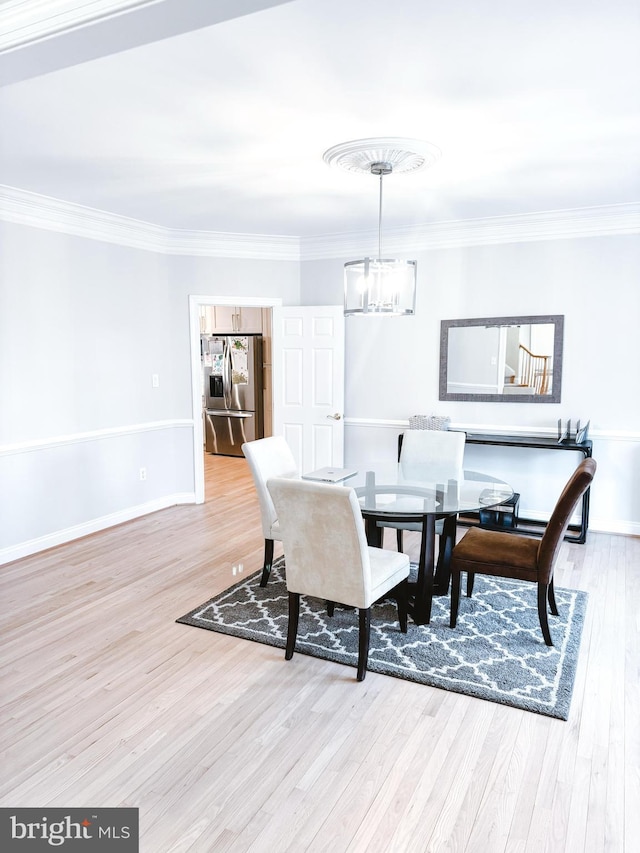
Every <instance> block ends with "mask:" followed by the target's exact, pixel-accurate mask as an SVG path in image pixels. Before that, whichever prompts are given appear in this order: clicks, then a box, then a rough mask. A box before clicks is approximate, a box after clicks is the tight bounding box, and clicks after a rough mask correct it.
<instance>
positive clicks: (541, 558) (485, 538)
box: [449, 458, 597, 646]
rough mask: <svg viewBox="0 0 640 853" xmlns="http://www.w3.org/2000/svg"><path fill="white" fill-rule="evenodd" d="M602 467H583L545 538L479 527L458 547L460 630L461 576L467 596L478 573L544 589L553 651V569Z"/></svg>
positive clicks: (454, 598)
mask: <svg viewBox="0 0 640 853" xmlns="http://www.w3.org/2000/svg"><path fill="white" fill-rule="evenodd" d="M596 467H597V466H596V462H595V460H594V459H591V458H588V459H585V460H584V461H583V462H581V463H580V465H578V467H577V468H576V470H575V471H574V473H573V474H572V476H571V478H570V479H569V482H568V483H567V485H566V486H565V487H564V489H563V492H562V494H561V495H560V497H559V498H558V502H557V504H556V506H555V509H554V510H553V513H552V514H551V518H550V519H549V522H548V524H547V527H546V530H545V532H544V535H543V537H542V539H534V538H532V537H530V536H523V535H522V534H517V533H501V532H497V531H494V530H484V529H482V528H480V527H473V528H471V530H469V531H468V532H467V533H466V534H465V535H464V536H463V537H462V539H461V540H460V542H458V544H457V545H456V546H455V548H454V549H453V553H452V555H451V619H450V622H449V625H450V627H451V628H455V627H456V621H457V618H458V607H459V604H460V573H461V572H467V573H468V576H467V595H468V596H470V595H471V593H472V591H473V578H474V576H475V575H477V574H481V575H493V576H497V577H503V578H515V579H516V580H523V581H533V583H537V584H538V616H539V618H540V627H541V628H542V634H543V636H544V641H545V643H546V644H547V645H548V646H552V645H553V642H552V640H551V633H550V631H549V622H548V619H547V600H548V601H549V607H550V609H551V612H552V613H553V615H554V616H557V615H558V608H557V607H556V600H555V596H554V592H553V567H554V564H555V561H556V558H557V556H558V551H559V550H560V545H561V543H562V540H563V538H564V534H565V533H566V531H567V527H568V526H569V521H570V519H571V516H572V514H573V512H574V510H575V508H576V506H577V504H578V501H579V500H580V499H581V498H582V496H583V494H584V493H585V492H586V490H587V489H588V488H589V486H590V485H591V481H592V480H593V475H594V474H595V472H596Z"/></svg>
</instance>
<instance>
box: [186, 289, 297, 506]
mask: <svg viewBox="0 0 640 853" xmlns="http://www.w3.org/2000/svg"><path fill="white" fill-rule="evenodd" d="M201 305H238V306H240V307H243V306H246V307H253V308H279V307H280V306H281V305H282V299H281V298H280V297H269V296H211V295H197V294H190V295H189V334H190V346H191V404H192V410H191V411H192V418H193V486H194V493H195V502H196V503H197V504H201V503H204V497H205V495H204V451H203V446H204V430H203V428H202V385H201V377H200V306H201ZM271 326H272V327H271V336H272V338H273V313H272V315H271Z"/></svg>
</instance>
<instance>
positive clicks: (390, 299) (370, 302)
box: [323, 137, 440, 317]
mask: <svg viewBox="0 0 640 853" xmlns="http://www.w3.org/2000/svg"><path fill="white" fill-rule="evenodd" d="M439 156H440V151H439V149H438V148H436V147H435V145H431V144H430V143H428V142H421V141H419V140H415V139H397V138H391V137H385V138H377V139H357V140H354V141H352V142H343V143H341V144H340V145H334V146H333V148H329V149H328V150H327V151H325V152H324V155H323V159H324V161H325V163H328V164H329V165H330V166H333V165H337V166H340V167H341V168H343V169H346V170H347V171H349V172H357V173H360V174H371V175H377V176H378V177H379V179H380V181H379V202H378V255H377V257H375V258H363V259H362V260H358V261H348V262H347V263H346V264H345V265H344V313H345V315H346V316H351V315H361V316H366V315H383V316H387V317H402V316H407V315H412V314H414V313H415V302H416V270H417V261H404V260H400V259H398V258H384V257H383V256H382V181H383V178H384V177H385V176H386V175H390V174H392V172H396V173H397V172H417V171H420V170H422V169H426V168H428V167H429V166H431V164H432V163H435V161H436V160H437V159H438V157H439Z"/></svg>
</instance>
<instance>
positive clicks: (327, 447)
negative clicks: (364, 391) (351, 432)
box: [273, 305, 344, 472]
mask: <svg viewBox="0 0 640 853" xmlns="http://www.w3.org/2000/svg"><path fill="white" fill-rule="evenodd" d="M273 368H274V369H273V433H274V435H283V436H284V437H285V439H286V440H287V442H288V444H289V446H290V447H291V450H292V451H293V454H294V456H295V457H296V459H297V460H298V465H299V467H300V471H301V472H304V471H312V470H313V469H314V468H321V467H323V466H325V465H335V466H341V465H342V464H343V461H344V315H343V309H342V306H337V305H322V306H299V307H286V308H284V307H276V308H274V309H273Z"/></svg>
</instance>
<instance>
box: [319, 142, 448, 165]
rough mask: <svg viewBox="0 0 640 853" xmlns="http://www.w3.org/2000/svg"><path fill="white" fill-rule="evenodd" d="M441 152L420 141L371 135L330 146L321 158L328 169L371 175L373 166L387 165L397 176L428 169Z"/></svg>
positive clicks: (428, 143) (433, 146)
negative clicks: (332, 167) (375, 164)
mask: <svg viewBox="0 0 640 853" xmlns="http://www.w3.org/2000/svg"><path fill="white" fill-rule="evenodd" d="M441 153H442V152H441V151H440V149H439V148H436V146H435V145H432V144H431V143H430V142H423V141H421V140H420V139H403V138H402V137H396V136H380V137H375V136H374V137H372V138H370V139H354V140H352V141H351V142H341V143H340V144H339V145H334V146H333V147H332V148H329V149H327V151H325V152H324V154H323V155H322V159H323V160H324V162H325V163H327V164H328V165H329V166H340V168H341V169H345V170H346V171H347V172H357V173H359V174H367V175H370V174H371V166H372V164H373V163H388V164H389V165H390V167H391V171H393V172H394V173H395V174H399V173H401V172H422V171H424V169H428V168H429V166H432V165H433V164H434V163H435V162H436V161H437V160H438V159H439V158H440V156H441Z"/></svg>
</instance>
